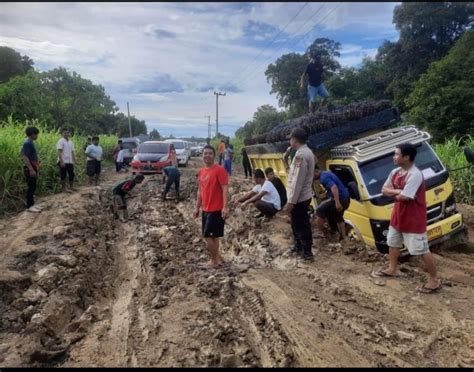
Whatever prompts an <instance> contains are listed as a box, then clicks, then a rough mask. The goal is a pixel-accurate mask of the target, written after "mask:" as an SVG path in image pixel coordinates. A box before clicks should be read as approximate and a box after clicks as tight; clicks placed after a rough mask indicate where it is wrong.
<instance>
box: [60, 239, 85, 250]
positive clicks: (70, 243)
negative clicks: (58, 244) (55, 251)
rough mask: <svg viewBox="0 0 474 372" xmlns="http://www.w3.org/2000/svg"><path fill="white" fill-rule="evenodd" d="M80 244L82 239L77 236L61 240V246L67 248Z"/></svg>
mask: <svg viewBox="0 0 474 372" xmlns="http://www.w3.org/2000/svg"><path fill="white" fill-rule="evenodd" d="M80 244H82V240H81V239H78V238H73V239H66V240H64V241H63V246H65V247H68V248H73V247H77V246H78V245H80Z"/></svg>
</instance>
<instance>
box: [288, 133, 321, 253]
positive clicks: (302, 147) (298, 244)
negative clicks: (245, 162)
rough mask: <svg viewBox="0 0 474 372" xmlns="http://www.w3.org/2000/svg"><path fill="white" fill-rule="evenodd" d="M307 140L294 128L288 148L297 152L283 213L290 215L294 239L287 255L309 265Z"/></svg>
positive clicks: (309, 163) (310, 191)
mask: <svg viewBox="0 0 474 372" xmlns="http://www.w3.org/2000/svg"><path fill="white" fill-rule="evenodd" d="M307 138H308V135H307V134H306V131H305V130H304V129H302V128H295V129H293V131H292V132H291V138H290V144H291V147H293V148H294V149H296V150H297V151H296V154H295V157H294V158H293V161H292V162H291V166H290V171H289V174H288V203H287V204H286V206H285V210H286V211H288V212H289V213H290V216H291V229H292V230H293V237H294V239H295V245H294V247H293V248H292V249H291V252H292V253H297V254H300V255H301V257H302V258H303V259H304V260H306V261H312V260H313V252H312V246H313V235H312V231H311V223H310V219H309V214H308V207H309V205H310V203H311V199H312V198H313V188H312V185H313V169H314V155H313V152H312V151H311V149H310V148H309V147H308V146H307V145H306V140H307Z"/></svg>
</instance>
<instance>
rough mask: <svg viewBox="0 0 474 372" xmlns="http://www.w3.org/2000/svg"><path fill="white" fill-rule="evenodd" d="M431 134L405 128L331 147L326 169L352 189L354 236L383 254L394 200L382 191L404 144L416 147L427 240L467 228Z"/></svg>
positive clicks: (349, 218)
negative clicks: (424, 193)
mask: <svg viewBox="0 0 474 372" xmlns="http://www.w3.org/2000/svg"><path fill="white" fill-rule="evenodd" d="M430 138H431V136H430V135H429V134H428V133H427V132H423V131H420V130H418V129H417V128H415V127H414V126H405V127H399V128H395V129H389V130H386V131H383V132H380V133H377V134H375V135H372V136H368V137H364V138H361V139H358V140H356V141H352V142H349V143H345V144H342V145H340V146H337V147H335V148H333V149H331V150H330V152H329V157H328V159H327V160H326V167H325V168H326V169H328V170H331V171H332V172H334V173H335V174H336V175H337V176H338V177H339V178H340V179H341V181H342V182H343V183H344V185H345V186H346V187H347V188H348V189H349V193H350V194H351V204H350V206H349V209H348V210H347V211H346V212H345V213H344V218H345V220H346V223H347V224H348V225H349V226H350V229H351V235H352V236H353V237H354V238H357V239H358V240H361V241H363V242H365V244H367V245H368V246H371V247H375V248H377V249H378V250H379V251H380V252H383V253H386V252H388V246H387V233H388V226H389V223H390V216H391V213H392V209H393V206H394V201H393V198H390V197H386V196H384V195H382V191H381V190H382V186H383V184H384V183H385V181H386V179H387V177H388V175H389V173H390V172H391V171H392V170H393V169H394V168H395V165H394V164H393V154H394V151H395V146H396V145H398V144H402V143H404V142H410V143H412V144H414V145H415V146H416V148H417V155H416V158H415V165H416V166H417V167H418V168H419V169H420V171H421V172H422V173H423V177H424V179H425V185H426V204H427V211H426V213H427V223H428V226H427V234H428V241H429V244H430V245H433V244H436V243H440V242H442V241H445V240H447V239H450V238H451V237H452V236H453V235H455V234H457V233H459V232H461V231H462V230H463V229H464V223H463V218H462V215H461V214H460V213H459V212H458V211H457V209H456V202H455V198H454V190H453V186H452V183H451V180H450V179H449V173H448V170H447V169H446V168H445V167H444V165H443V164H442V162H441V160H440V159H439V157H438V156H437V155H436V153H435V151H434V150H433V148H432V147H431V146H430V144H429V142H428V141H429V139H430Z"/></svg>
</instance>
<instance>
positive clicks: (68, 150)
mask: <svg viewBox="0 0 474 372" xmlns="http://www.w3.org/2000/svg"><path fill="white" fill-rule="evenodd" d="M61 132H62V135H63V138H61V139H60V140H59V141H58V143H57V144H56V149H57V150H58V165H59V175H60V177H61V191H66V173H67V175H68V176H69V187H70V189H71V190H72V191H77V189H75V188H74V187H73V184H74V163H75V162H76V158H75V155H74V144H73V143H72V141H71V140H70V139H69V130H68V129H67V128H63V129H62V131H61Z"/></svg>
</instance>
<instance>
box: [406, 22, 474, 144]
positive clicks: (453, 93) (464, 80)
mask: <svg viewBox="0 0 474 372" xmlns="http://www.w3.org/2000/svg"><path fill="white" fill-rule="evenodd" d="M473 82H474V30H469V31H467V32H466V33H465V34H464V35H463V36H462V37H461V38H460V39H459V41H458V42H457V43H456V44H455V45H454V47H453V48H452V49H451V50H450V52H449V54H448V55H447V56H446V57H444V58H443V59H441V60H440V61H437V62H433V63H432V64H431V65H430V67H429V68H428V71H427V72H426V73H425V74H423V75H422V76H421V78H420V79H419V80H418V81H417V82H416V83H415V86H414V89H413V92H412V93H411V95H410V96H409V97H408V98H407V100H406V103H407V106H408V107H409V108H410V111H409V113H408V117H407V120H408V122H410V123H413V124H416V125H418V126H420V127H424V128H427V129H429V130H430V132H431V134H432V135H433V136H434V139H435V140H436V141H441V140H443V139H444V138H445V137H451V136H462V135H465V134H469V135H474V84H473Z"/></svg>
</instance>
